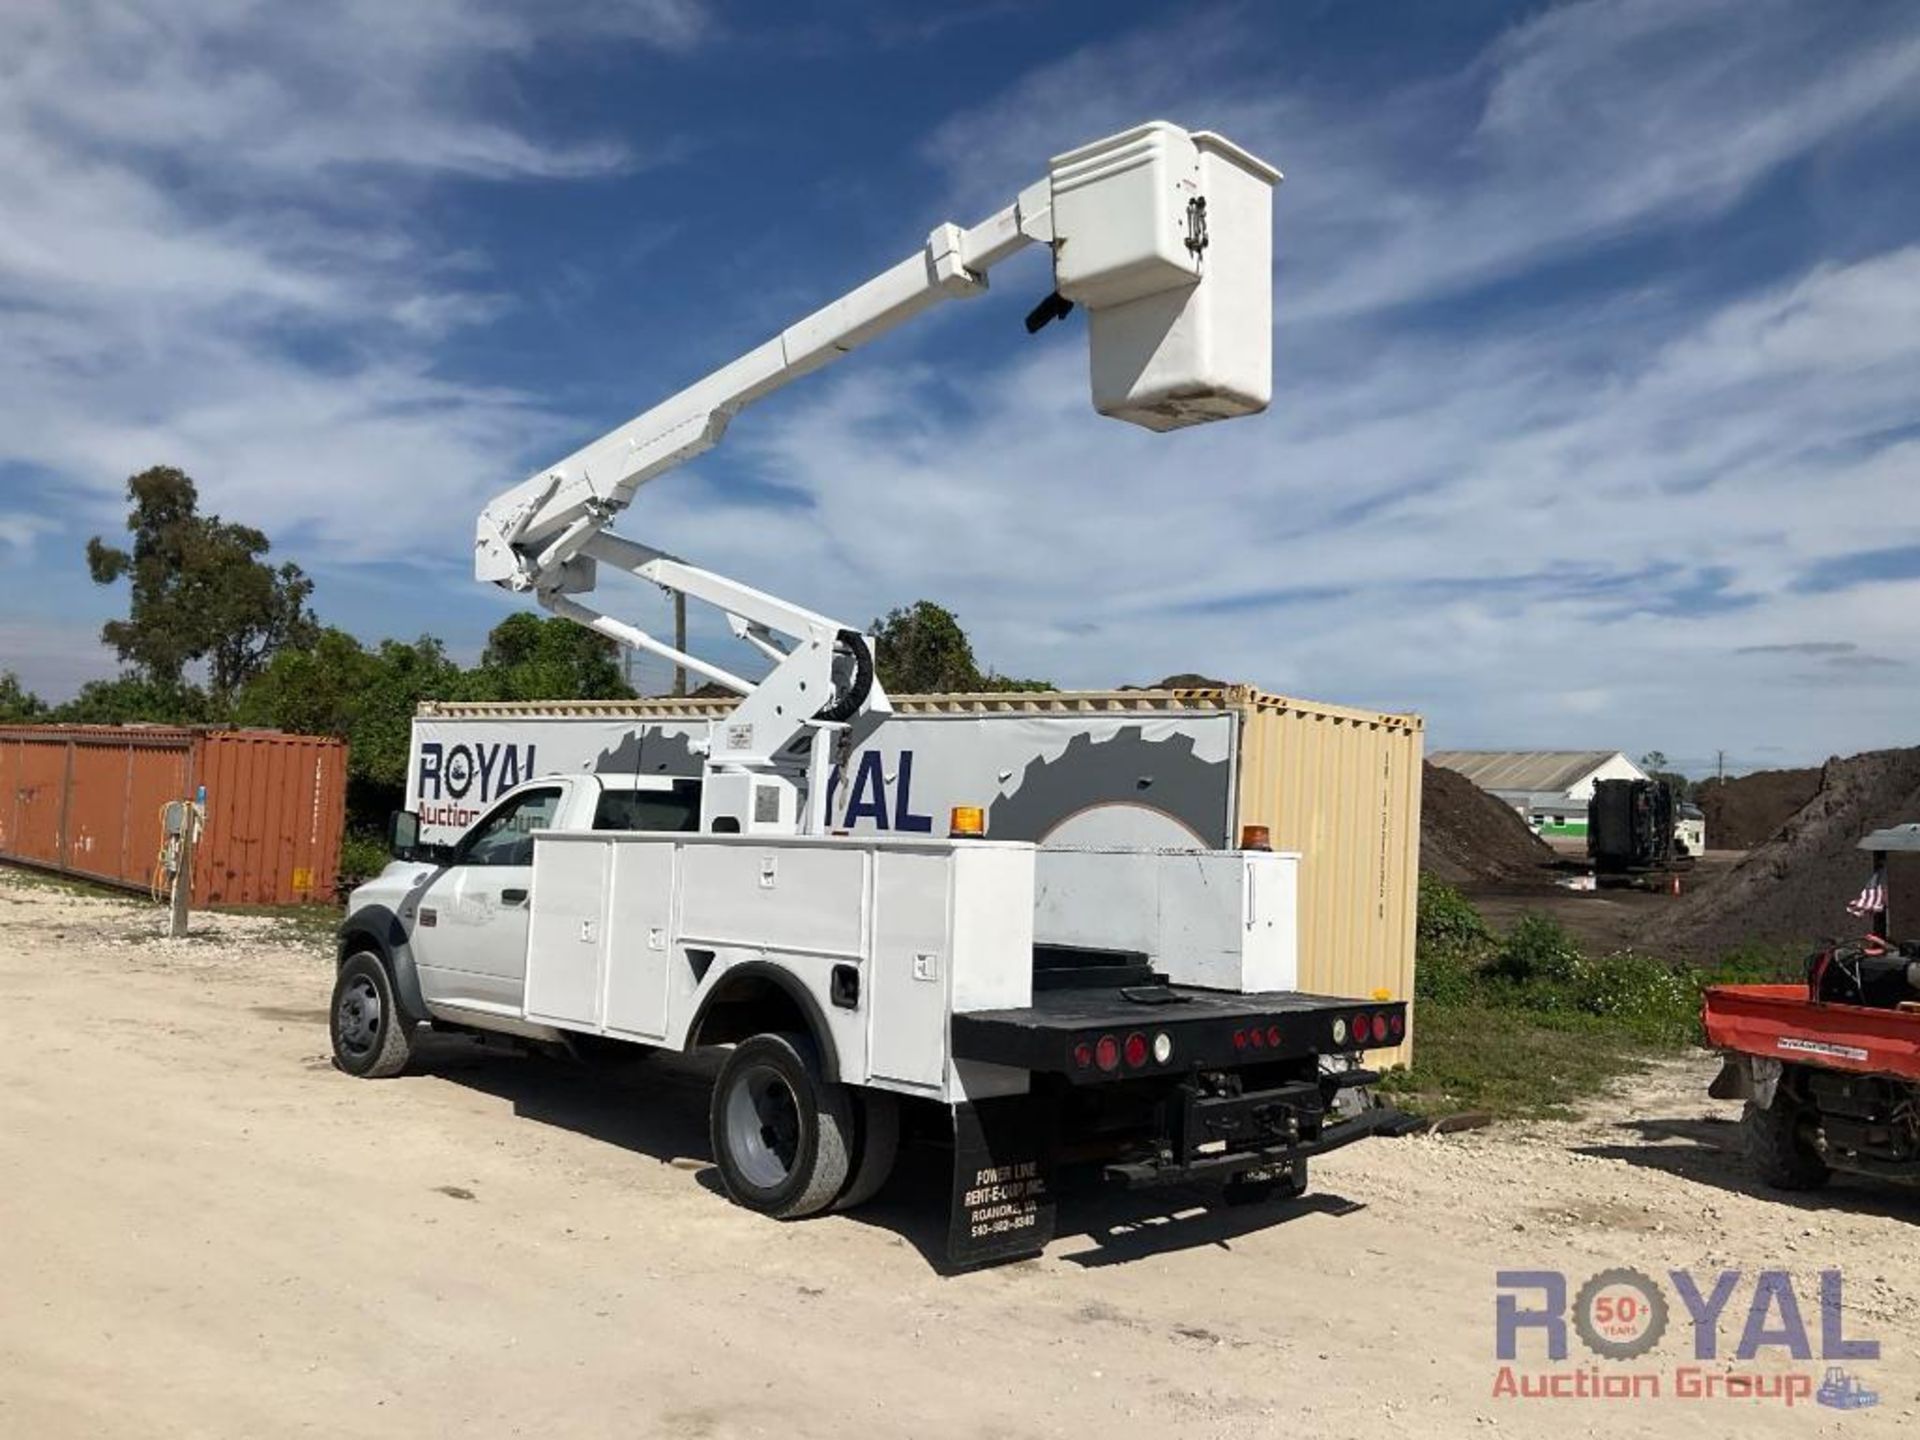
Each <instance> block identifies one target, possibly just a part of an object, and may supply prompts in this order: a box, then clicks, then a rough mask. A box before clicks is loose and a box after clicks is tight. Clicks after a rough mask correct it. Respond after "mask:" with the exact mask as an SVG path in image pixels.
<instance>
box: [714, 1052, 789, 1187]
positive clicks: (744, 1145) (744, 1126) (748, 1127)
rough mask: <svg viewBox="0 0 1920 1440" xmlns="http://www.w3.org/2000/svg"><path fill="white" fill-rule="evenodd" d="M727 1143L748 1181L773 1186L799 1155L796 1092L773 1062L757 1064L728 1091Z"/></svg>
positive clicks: (785, 1175) (781, 1181) (783, 1180)
mask: <svg viewBox="0 0 1920 1440" xmlns="http://www.w3.org/2000/svg"><path fill="white" fill-rule="evenodd" d="M726 1121H727V1127H726V1128H727V1148H728V1149H729V1150H730V1151H731V1152H732V1156H733V1162H734V1164H735V1165H736V1166H737V1167H738V1168H739V1170H740V1173H741V1175H742V1176H743V1177H744V1178H745V1179H746V1181H747V1183H748V1184H750V1185H753V1186H755V1187H756V1188H758V1189H761V1190H773V1189H777V1188H778V1187H779V1186H781V1185H783V1184H785V1183H786V1181H787V1180H788V1178H789V1177H790V1176H792V1174H793V1167H794V1163H795V1161H796V1160H797V1159H798V1158H799V1155H800V1097H799V1096H798V1095H796V1094H795V1093H794V1089H793V1086H792V1085H791V1084H790V1083H789V1082H788V1080H787V1077H786V1076H784V1075H782V1074H781V1073H780V1072H779V1071H778V1070H776V1069H774V1068H773V1067H772V1066H771V1065H756V1066H754V1067H753V1068H752V1069H750V1070H748V1071H746V1072H745V1073H744V1074H742V1075H741V1076H740V1077H739V1078H738V1079H737V1080H735V1082H734V1085H733V1088H732V1090H731V1091H729V1092H728V1095H727V1109H726Z"/></svg>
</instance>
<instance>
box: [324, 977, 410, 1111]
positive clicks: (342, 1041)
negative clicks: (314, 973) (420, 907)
mask: <svg viewBox="0 0 1920 1440" xmlns="http://www.w3.org/2000/svg"><path fill="white" fill-rule="evenodd" d="M327 1028H328V1031H329V1033H330V1034H331V1035H332V1038H333V1059H334V1063H335V1064H337V1065H338V1066H339V1067H340V1068H341V1069H342V1070H344V1071H346V1072H347V1073H348V1074H349V1075H358V1076H359V1077H360V1078H361V1079H363V1080H385V1079H387V1078H389V1077H390V1076H394V1075H398V1074H399V1073H400V1072H401V1071H402V1070H404V1069H406V1068H407V1061H408V1059H409V1058H411V1057H412V1054H413V1022H412V1021H410V1020H408V1019H407V1017H406V1016H405V1015H404V1014H402V1013H401V1011H400V1003H399V1001H398V1000H397V999H395V997H394V993H393V977H392V976H390V975H389V974H387V967H386V965H385V963H384V962H382V961H381V959H380V957H379V956H378V955H375V954H374V953H373V952H372V951H370V950H361V951H358V952H356V953H355V954H352V955H349V956H348V957H347V959H346V963H345V964H343V965H342V966H341V967H340V974H339V975H338V976H337V977H336V978H335V979H334V982H333V1007H332V1010H331V1011H330V1012H329V1017H328V1026H327Z"/></svg>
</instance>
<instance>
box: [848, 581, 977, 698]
mask: <svg viewBox="0 0 1920 1440" xmlns="http://www.w3.org/2000/svg"><path fill="white" fill-rule="evenodd" d="M872 628H873V636H874V642H873V660H874V669H875V670H876V671H877V672H878V674H879V676H880V683H881V685H882V686H884V687H885V688H886V689H888V690H891V691H894V692H895V693H897V694H901V695H939V694H945V693H950V692H955V691H966V690H973V689H976V688H977V687H978V685H979V683H980V667H979V666H978V665H976V664H975V663H974V659H973V644H972V642H971V641H969V640H968V639H967V632H966V631H964V630H962V629H961V628H960V621H959V620H958V618H956V617H955V615H954V613H953V612H952V611H951V610H948V609H946V608H945V607H944V606H940V605H936V604H934V603H933V601H931V600H916V601H914V603H913V604H912V605H909V606H908V607H906V608H905V609H903V610H899V609H896V610H890V611H888V612H887V617H886V619H884V620H876V621H874V622H873V627H872Z"/></svg>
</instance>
